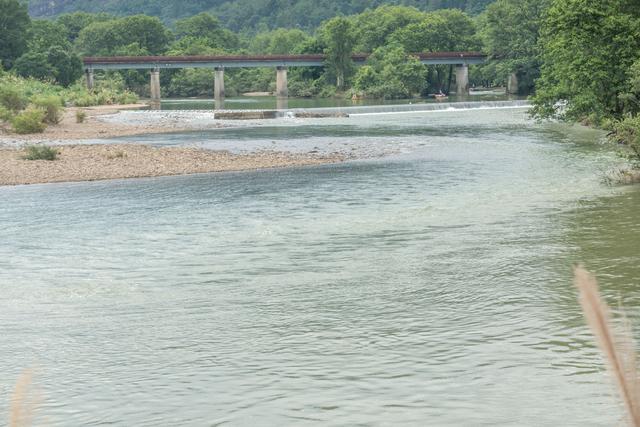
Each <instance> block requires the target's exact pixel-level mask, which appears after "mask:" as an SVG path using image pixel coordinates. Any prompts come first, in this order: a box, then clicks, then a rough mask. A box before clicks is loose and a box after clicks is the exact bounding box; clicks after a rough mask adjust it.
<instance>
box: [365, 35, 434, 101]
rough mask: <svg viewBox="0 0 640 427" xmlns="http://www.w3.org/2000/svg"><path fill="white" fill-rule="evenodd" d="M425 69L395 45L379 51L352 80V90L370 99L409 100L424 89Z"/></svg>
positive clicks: (380, 48) (374, 53)
mask: <svg viewBox="0 0 640 427" xmlns="http://www.w3.org/2000/svg"><path fill="white" fill-rule="evenodd" d="M426 79H427V68H426V67H425V66H424V65H423V64H422V63H421V62H420V60H419V59H418V58H416V57H413V56H410V55H408V54H407V52H406V51H405V50H404V49H403V48H402V46H400V45H398V44H392V45H387V46H383V47H379V48H378V49H376V50H375V51H374V52H373V53H372V54H371V57H370V58H369V60H368V61H367V65H365V66H363V67H361V68H360V69H359V70H358V72H357V74H356V76H355V79H354V89H355V90H356V91H358V92H360V93H361V94H363V95H365V96H367V97H371V98H409V97H411V96H413V95H416V94H420V93H421V92H422V91H423V90H424V89H425V88H426V83H427V81H426Z"/></svg>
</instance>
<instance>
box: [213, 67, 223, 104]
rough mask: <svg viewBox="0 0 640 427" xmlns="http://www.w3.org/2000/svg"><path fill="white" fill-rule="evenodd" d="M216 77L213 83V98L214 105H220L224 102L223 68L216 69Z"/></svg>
mask: <svg viewBox="0 0 640 427" xmlns="http://www.w3.org/2000/svg"><path fill="white" fill-rule="evenodd" d="M215 70H216V75H215V79H214V81H213V97H214V98H215V100H216V104H218V103H222V102H223V100H224V96H225V94H224V67H216V68H215Z"/></svg>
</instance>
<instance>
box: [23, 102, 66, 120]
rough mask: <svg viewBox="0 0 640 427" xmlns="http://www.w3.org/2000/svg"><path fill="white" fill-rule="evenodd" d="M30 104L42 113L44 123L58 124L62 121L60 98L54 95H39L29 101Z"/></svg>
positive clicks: (62, 110)
mask: <svg viewBox="0 0 640 427" xmlns="http://www.w3.org/2000/svg"><path fill="white" fill-rule="evenodd" d="M31 103H32V104H33V105H35V106H36V107H38V108H40V109H42V110H43V111H44V122H45V123H48V124H52V125H55V124H58V123H60V122H61V121H62V114H63V112H64V109H63V108H62V98H60V97H59V96H56V95H40V96H35V97H33V98H32V99H31Z"/></svg>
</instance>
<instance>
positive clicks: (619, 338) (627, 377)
mask: <svg viewBox="0 0 640 427" xmlns="http://www.w3.org/2000/svg"><path fill="white" fill-rule="evenodd" d="M574 283H575V285H576V287H577V288H578V291H579V293H580V305H581V306H582V311H583V312H584V315H585V318H586V320H587V324H588V325H589V327H590V328H591V332H592V333H593V335H594V337H595V339H596V343H597V344H598V347H600V350H601V351H602V353H603V354H604V356H605V358H606V360H607V365H608V368H609V372H610V373H611V376H612V377H613V378H614V380H615V384H616V386H617V388H618V392H619V394H620V397H621V399H622V401H623V403H624V406H625V409H626V411H627V415H628V421H629V425H631V426H634V427H640V381H639V378H638V365H637V361H636V352H635V345H634V341H633V335H632V333H631V328H630V326H629V323H628V321H626V318H623V320H624V322H623V325H622V328H620V329H618V330H616V328H614V326H613V322H612V320H611V315H610V310H609V306H607V304H606V303H605V302H604V300H603V299H602V297H601V296H600V291H599V288H598V282H597V280H596V278H595V276H594V275H592V274H591V273H589V272H588V271H586V270H585V269H584V268H583V267H581V266H578V267H576V268H575V270H574Z"/></svg>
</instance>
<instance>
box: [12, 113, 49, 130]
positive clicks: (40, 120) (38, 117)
mask: <svg viewBox="0 0 640 427" xmlns="http://www.w3.org/2000/svg"><path fill="white" fill-rule="evenodd" d="M44 119H45V112H44V111H42V110H41V109H39V108H28V109H26V110H24V111H22V112H21V113H18V114H16V115H15V117H13V118H12V119H11V125H12V126H13V130H14V131H15V132H16V133H19V134H27V133H42V132H44V130H45V129H46V128H47V125H46V124H45V123H44Z"/></svg>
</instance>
